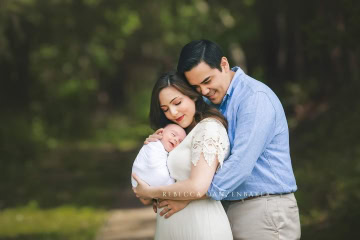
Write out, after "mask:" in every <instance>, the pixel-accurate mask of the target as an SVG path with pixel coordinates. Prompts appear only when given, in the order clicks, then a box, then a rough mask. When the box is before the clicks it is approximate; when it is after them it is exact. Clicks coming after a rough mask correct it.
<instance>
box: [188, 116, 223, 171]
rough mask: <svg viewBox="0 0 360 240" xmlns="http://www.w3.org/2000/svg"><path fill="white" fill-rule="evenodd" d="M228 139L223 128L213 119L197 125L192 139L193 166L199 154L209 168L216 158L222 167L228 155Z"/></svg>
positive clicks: (207, 119)
mask: <svg viewBox="0 0 360 240" xmlns="http://www.w3.org/2000/svg"><path fill="white" fill-rule="evenodd" d="M229 145H230V144H229V139H228V135H227V133H226V129H225V128H224V126H223V125H222V124H221V123H220V122H219V121H218V120H217V119H214V118H206V119H204V120H202V121H201V122H200V123H199V126H197V129H196V132H195V133H194V135H193V139H192V156H191V159H192V163H193V164H194V166H196V164H197V163H198V161H199V160H200V155H201V153H203V154H204V158H205V161H206V162H207V163H208V165H209V166H211V165H212V164H213V162H214V161H215V159H216V157H217V158H218V161H219V163H220V167H221V166H222V164H223V162H224V159H225V157H227V155H228V154H229Z"/></svg>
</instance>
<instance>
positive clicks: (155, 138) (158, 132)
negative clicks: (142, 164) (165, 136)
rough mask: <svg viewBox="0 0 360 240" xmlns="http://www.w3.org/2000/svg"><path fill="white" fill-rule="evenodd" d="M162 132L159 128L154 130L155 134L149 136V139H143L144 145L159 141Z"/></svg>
mask: <svg viewBox="0 0 360 240" xmlns="http://www.w3.org/2000/svg"><path fill="white" fill-rule="evenodd" d="M163 130H164V129H163V128H159V129H158V130H156V132H155V133H153V134H152V135H149V137H148V138H146V139H145V141H144V144H148V143H150V142H156V141H158V140H161V139H162V132H163Z"/></svg>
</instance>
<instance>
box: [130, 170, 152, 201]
mask: <svg viewBox="0 0 360 240" xmlns="http://www.w3.org/2000/svg"><path fill="white" fill-rule="evenodd" d="M132 177H133V178H134V179H135V181H136V182H137V184H138V185H137V186H136V187H133V188H132V189H133V191H134V193H135V194H136V197H138V198H143V199H152V198H154V197H153V194H152V193H153V191H152V189H153V188H152V187H151V186H149V184H147V183H146V182H144V181H143V180H141V179H140V178H139V177H138V176H136V174H135V173H133V174H132Z"/></svg>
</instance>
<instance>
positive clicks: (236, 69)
mask: <svg viewBox="0 0 360 240" xmlns="http://www.w3.org/2000/svg"><path fill="white" fill-rule="evenodd" d="M231 71H233V72H235V75H234V77H233V78H232V79H231V82H230V86H229V88H228V90H227V91H226V94H225V96H224V98H223V100H222V101H221V103H220V107H221V106H222V105H223V104H225V102H226V101H227V99H228V98H229V97H231V96H232V94H233V92H234V90H235V86H236V85H237V84H236V82H238V81H239V79H240V78H239V76H240V75H241V74H243V73H244V71H243V70H242V69H241V68H240V67H237V66H236V67H233V68H231Z"/></svg>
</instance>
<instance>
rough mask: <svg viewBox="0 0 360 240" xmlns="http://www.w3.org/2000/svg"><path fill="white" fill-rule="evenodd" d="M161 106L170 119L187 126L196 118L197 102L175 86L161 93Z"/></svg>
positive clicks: (183, 126)
mask: <svg viewBox="0 0 360 240" xmlns="http://www.w3.org/2000/svg"><path fill="white" fill-rule="evenodd" d="M159 100H160V107H161V109H162V110H163V112H164V114H165V116H166V118H167V119H169V120H170V121H173V122H174V123H176V124H178V125H180V126H181V127H182V128H187V127H188V126H189V125H190V124H191V123H192V122H193V120H194V115H195V102H194V101H193V100H192V99H191V98H189V97H188V96H186V95H184V94H182V93H181V92H179V91H178V90H176V89H175V88H173V87H167V88H164V89H163V90H161V91H160V93H159Z"/></svg>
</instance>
